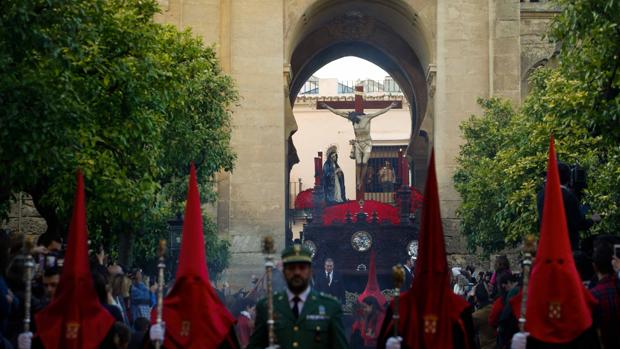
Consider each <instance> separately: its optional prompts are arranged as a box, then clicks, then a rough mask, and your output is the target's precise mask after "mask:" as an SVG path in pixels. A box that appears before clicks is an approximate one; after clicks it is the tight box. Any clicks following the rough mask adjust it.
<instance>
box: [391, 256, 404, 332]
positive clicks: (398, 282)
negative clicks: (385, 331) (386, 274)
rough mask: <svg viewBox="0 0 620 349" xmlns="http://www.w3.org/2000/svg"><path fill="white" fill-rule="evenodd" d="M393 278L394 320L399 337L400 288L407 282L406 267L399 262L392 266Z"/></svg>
mask: <svg viewBox="0 0 620 349" xmlns="http://www.w3.org/2000/svg"><path fill="white" fill-rule="evenodd" d="M392 279H393V280H394V292H395V295H394V312H393V313H392V320H393V321H394V337H398V319H399V318H400V316H399V313H398V298H400V288H401V287H402V286H403V283H404V282H405V269H404V268H403V266H402V265H400V264H397V265H395V266H393V267H392Z"/></svg>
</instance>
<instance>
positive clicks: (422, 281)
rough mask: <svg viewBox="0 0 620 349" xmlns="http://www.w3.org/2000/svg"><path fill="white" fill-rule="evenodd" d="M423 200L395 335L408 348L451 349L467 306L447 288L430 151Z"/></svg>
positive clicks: (445, 266)
mask: <svg viewBox="0 0 620 349" xmlns="http://www.w3.org/2000/svg"><path fill="white" fill-rule="evenodd" d="M424 198H425V200H424V206H423V208H422V223H421V226H420V240H419V254H418V259H417V261H416V267H415V278H414V279H413V284H412V286H411V289H410V290H409V291H408V292H405V293H404V294H403V295H402V296H401V297H400V303H399V308H398V309H399V313H400V318H401V321H400V322H399V328H398V332H399V333H401V334H404V335H403V338H404V342H405V343H406V344H407V346H408V347H409V348H411V349H421V348H427V349H430V348H442V349H450V348H452V347H453V338H452V328H453V326H454V325H455V324H456V323H458V322H459V321H460V314H461V313H462V312H463V310H465V309H466V308H467V307H468V306H469V304H468V303H467V302H466V301H465V300H464V299H463V298H461V297H458V296H456V295H455V294H454V293H453V292H452V289H451V288H450V269H449V268H448V261H447V259H446V248H445V243H444V237H443V227H442V222H441V215H440V211H439V195H438V193H437V176H436V174H435V155H434V152H433V153H431V159H430V163H429V167H428V177H427V180H426V188H425V195H424Z"/></svg>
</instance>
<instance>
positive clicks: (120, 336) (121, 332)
mask: <svg viewBox="0 0 620 349" xmlns="http://www.w3.org/2000/svg"><path fill="white" fill-rule="evenodd" d="M114 340H115V341H118V344H117V347H118V346H121V347H123V345H124V344H127V343H129V341H130V340H131V329H130V328H129V327H128V326H127V325H125V324H124V323H122V322H120V321H117V322H116V323H115V324H114Z"/></svg>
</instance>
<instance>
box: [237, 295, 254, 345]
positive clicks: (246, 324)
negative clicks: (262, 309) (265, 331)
mask: <svg viewBox="0 0 620 349" xmlns="http://www.w3.org/2000/svg"><path fill="white" fill-rule="evenodd" d="M240 306H241V309H242V310H241V311H240V312H239V316H238V317H237V325H236V326H235V330H236V332H237V339H238V340H239V344H240V345H241V348H242V349H244V348H245V347H247V346H248V344H249V343H250V336H251V335H252V331H254V319H255V317H256V303H254V301H252V300H251V299H248V298H243V299H241V300H240Z"/></svg>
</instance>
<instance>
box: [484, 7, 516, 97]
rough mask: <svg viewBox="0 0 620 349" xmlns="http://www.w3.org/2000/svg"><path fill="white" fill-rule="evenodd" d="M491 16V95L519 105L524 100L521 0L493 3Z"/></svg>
mask: <svg viewBox="0 0 620 349" xmlns="http://www.w3.org/2000/svg"><path fill="white" fill-rule="evenodd" d="M490 4H491V5H492V7H491V8H490V13H489V25H490V26H491V30H490V33H489V34H490V35H489V40H490V43H489V44H490V50H489V51H490V55H491V57H492V59H491V60H490V61H489V63H490V65H491V68H492V69H491V70H490V71H491V72H492V73H491V75H490V79H491V86H490V87H491V88H490V92H489V93H490V95H491V96H497V97H505V98H508V99H510V100H512V101H513V103H514V105H515V106H516V105H518V104H519V103H520V101H521V64H520V59H521V54H520V53H521V43H520V4H519V0H493V1H490Z"/></svg>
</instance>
